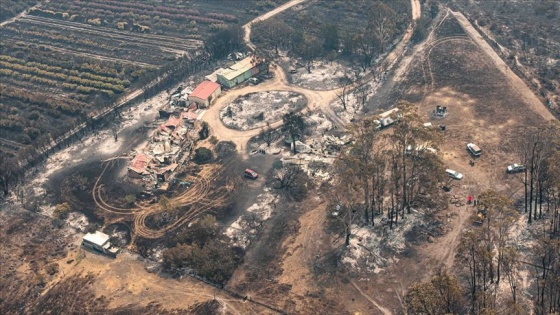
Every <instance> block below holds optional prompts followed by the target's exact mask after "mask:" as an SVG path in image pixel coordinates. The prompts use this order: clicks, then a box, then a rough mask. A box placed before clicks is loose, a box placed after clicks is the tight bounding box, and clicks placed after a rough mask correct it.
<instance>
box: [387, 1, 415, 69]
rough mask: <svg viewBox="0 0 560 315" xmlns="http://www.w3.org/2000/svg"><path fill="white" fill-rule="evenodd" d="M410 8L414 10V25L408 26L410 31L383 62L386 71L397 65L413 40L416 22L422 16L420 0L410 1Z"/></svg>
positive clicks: (407, 31)
mask: <svg viewBox="0 0 560 315" xmlns="http://www.w3.org/2000/svg"><path fill="white" fill-rule="evenodd" d="M410 6H411V8H412V24H411V25H409V26H408V29H407V30H406V33H405V34H404V36H403V39H402V40H401V41H400V42H399V43H398V44H397V46H396V47H395V49H393V51H392V52H391V53H389V54H388V55H387V57H386V58H385V61H384V62H383V64H385V65H386V68H385V70H390V69H392V68H393V67H394V66H395V65H396V64H397V61H398V60H399V57H401V56H402V55H403V53H404V49H405V47H406V45H407V44H408V42H409V41H410V38H412V34H413V33H414V24H415V21H416V20H418V19H419V18H420V16H421V15H422V9H421V5H420V0H410Z"/></svg>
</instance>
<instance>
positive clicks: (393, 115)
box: [375, 108, 402, 130]
mask: <svg viewBox="0 0 560 315" xmlns="http://www.w3.org/2000/svg"><path fill="white" fill-rule="evenodd" d="M400 117H402V115H401V114H400V113H399V109H398V108H393V109H391V110H388V111H386V112H384V113H381V114H379V119H376V120H375V123H376V124H377V127H375V129H377V130H379V129H381V128H385V127H388V126H390V125H392V124H394V123H395V122H397V121H399V118H400Z"/></svg>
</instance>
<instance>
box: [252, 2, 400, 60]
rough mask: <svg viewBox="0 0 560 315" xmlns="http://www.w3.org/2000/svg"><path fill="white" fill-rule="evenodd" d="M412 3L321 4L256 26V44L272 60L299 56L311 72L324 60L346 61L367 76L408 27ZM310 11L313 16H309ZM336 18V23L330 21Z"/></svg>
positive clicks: (282, 15)
mask: <svg viewBox="0 0 560 315" xmlns="http://www.w3.org/2000/svg"><path fill="white" fill-rule="evenodd" d="M409 11H410V2H409V1H406V0H397V1H373V2H371V1H363V0H358V1H339V0H337V1H319V2H316V3H313V4H311V5H309V6H308V8H307V10H298V11H295V10H293V11H287V12H285V13H282V14H281V15H279V16H278V17H274V18H271V19H268V20H265V21H262V22H258V23H256V24H255V25H254V27H253V30H252V32H251V36H252V41H253V42H254V43H255V44H257V45H258V46H259V47H260V48H262V49H264V50H265V51H268V53H269V54H270V55H272V56H274V55H277V54H278V51H279V50H285V51H288V53H289V54H290V55H292V56H296V57H301V58H302V59H303V60H304V61H305V63H306V64H307V69H308V71H310V70H311V68H310V66H311V62H312V61H313V60H317V59H320V58H326V59H328V60H331V61H332V60H335V59H341V58H342V59H346V60H348V61H349V62H350V63H352V64H353V65H354V66H355V67H357V68H360V69H362V70H363V71H365V70H366V69H368V68H370V67H371V66H372V65H373V61H374V60H375V59H376V58H377V57H378V56H379V55H380V54H382V53H385V52H386V51H387V50H388V49H389V47H390V46H391V45H392V42H393V41H394V40H395V39H396V38H397V37H398V36H399V35H401V34H402V33H403V32H404V30H405V29H406V27H407V26H408V24H409V22H410V12H409ZM311 12H312V13H311ZM334 16H336V21H337V22H336V23H333V22H331V21H332V17H334Z"/></svg>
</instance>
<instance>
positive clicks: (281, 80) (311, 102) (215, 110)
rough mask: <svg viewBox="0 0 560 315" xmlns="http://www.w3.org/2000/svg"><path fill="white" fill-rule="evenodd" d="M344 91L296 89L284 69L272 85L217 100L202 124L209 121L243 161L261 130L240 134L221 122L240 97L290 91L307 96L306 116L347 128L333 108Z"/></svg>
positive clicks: (276, 124) (277, 72) (278, 70)
mask: <svg viewBox="0 0 560 315" xmlns="http://www.w3.org/2000/svg"><path fill="white" fill-rule="evenodd" d="M339 90H340V89H334V90H329V91H314V90H307V89H305V88H302V87H298V86H295V85H289V84H288V83H287V80H286V77H285V74H284V72H283V71H282V68H280V67H276V70H275V71H274V79H272V80H270V81H266V82H263V83H261V84H259V85H257V86H247V87H243V88H239V89H233V90H231V91H229V92H227V93H226V94H225V95H223V96H221V97H220V98H218V99H217V101H216V103H215V104H214V105H212V106H211V107H210V108H209V109H208V110H207V111H206V113H205V114H204V116H203V118H202V120H203V121H206V122H207V123H208V124H209V125H210V128H211V129H212V133H213V135H214V136H216V137H217V138H218V139H220V140H224V141H232V142H233V143H235V145H236V146H237V148H238V149H239V151H240V152H241V154H242V156H243V157H245V158H246V157H247V156H248V155H247V154H246V152H245V151H244V149H246V145H247V142H248V141H249V139H251V138H252V137H255V136H257V135H258V134H259V133H260V131H261V129H260V128H258V129H252V130H247V131H239V130H234V129H230V128H228V127H226V126H225V125H224V124H223V123H222V121H221V120H220V111H221V110H222V108H224V107H225V106H227V105H228V104H229V103H231V102H232V101H233V100H235V99H236V98H237V97H239V96H242V95H246V94H249V93H254V92H265V91H290V92H296V93H300V94H303V95H304V96H305V97H306V98H307V108H306V109H304V111H303V112H307V111H309V110H311V111H322V112H323V113H324V114H325V115H326V116H327V117H329V119H331V120H332V121H333V122H334V123H335V124H337V125H338V126H339V127H341V128H343V127H344V122H343V121H342V120H341V119H340V118H339V117H338V116H337V115H336V114H335V113H334V111H333V110H332V109H331V108H330V106H329V104H330V103H331V102H332V101H334V100H335V99H336V98H337V96H336V93H337V92H339ZM281 125H282V121H277V122H274V123H272V124H270V126H271V127H272V128H278V127H280V126H281Z"/></svg>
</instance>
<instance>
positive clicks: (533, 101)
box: [449, 10, 556, 120]
mask: <svg viewBox="0 0 560 315" xmlns="http://www.w3.org/2000/svg"><path fill="white" fill-rule="evenodd" d="M449 11H450V12H451V14H453V15H454V16H455V18H456V19H457V21H459V23H460V24H461V26H462V27H463V29H464V30H465V32H466V33H467V34H468V35H469V37H470V38H472V40H473V41H474V42H475V43H476V44H477V45H478V47H480V49H482V51H484V53H485V54H486V55H488V57H490V59H492V61H493V62H494V63H495V64H496V68H498V70H499V71H500V72H501V73H503V74H504V76H505V77H506V78H507V79H508V80H509V81H510V83H511V84H512V85H513V86H514V87H515V90H517V91H518V93H519V96H520V97H521V98H522V99H523V100H524V101H525V102H527V103H528V104H530V105H531V107H533V109H534V110H535V111H536V112H538V113H539V114H540V115H541V116H542V117H543V118H544V119H545V120H554V119H556V118H555V117H554V115H552V113H550V111H548V109H546V107H545V105H544V104H543V103H542V102H541V101H540V100H539V98H538V97H537V96H535V94H534V93H533V91H531V89H530V88H529V87H528V86H527V85H526V84H525V82H523V80H521V79H520V78H519V77H518V76H517V75H516V74H515V73H514V72H513V71H511V69H509V67H508V65H507V64H506V63H505V62H504V61H503V60H502V58H500V56H499V55H498V54H497V53H496V52H495V51H494V50H493V49H492V47H490V45H489V44H488V43H487V42H486V41H485V40H484V38H483V37H482V35H480V33H479V32H478V31H477V30H476V29H475V28H474V27H473V26H472V24H471V22H469V20H467V18H466V17H465V16H464V15H463V13H461V12H455V11H451V10H449Z"/></svg>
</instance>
